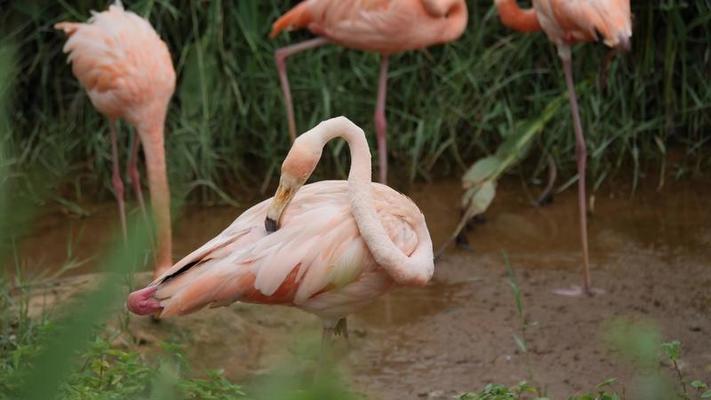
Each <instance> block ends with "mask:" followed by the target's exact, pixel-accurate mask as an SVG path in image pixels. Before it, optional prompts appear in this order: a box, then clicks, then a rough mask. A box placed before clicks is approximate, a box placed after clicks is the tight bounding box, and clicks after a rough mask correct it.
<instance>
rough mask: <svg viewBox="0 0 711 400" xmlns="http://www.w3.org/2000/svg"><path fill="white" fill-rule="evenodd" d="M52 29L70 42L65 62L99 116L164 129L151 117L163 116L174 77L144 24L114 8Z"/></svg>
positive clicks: (165, 50) (164, 48)
mask: <svg viewBox="0 0 711 400" xmlns="http://www.w3.org/2000/svg"><path fill="white" fill-rule="evenodd" d="M56 28H57V29H60V30H63V31H64V32H65V33H66V34H67V35H68V36H69V38H68V39H67V42H66V44H65V45H64V52H65V53H68V57H67V61H68V62H70V63H72V72H73V73H74V75H75V76H76V77H77V79H78V80H79V82H81V84H82V86H83V87H84V88H85V89H86V91H87V93H88V95H89V98H90V99H91V102H92V104H93V105H94V107H96V109H97V110H98V111H99V112H100V113H101V114H103V115H105V116H106V117H107V118H110V119H117V118H124V119H125V120H126V121H127V122H128V123H130V124H131V125H133V126H136V127H138V126H141V125H145V124H148V123H150V122H153V121H155V120H158V121H156V122H159V123H161V124H162V123H163V121H162V120H160V119H159V118H156V116H155V115H154V114H155V113H158V115H157V117H161V116H164V115H165V112H166V109H167V106H168V102H169V101H170V98H171V96H172V95H173V92H174V91H175V71H174V69H173V62H172V61H171V58H170V52H169V51H168V47H167V46H166V44H165V43H164V42H163V41H162V40H161V39H160V37H159V36H158V34H157V33H156V31H155V30H153V27H152V26H151V25H150V24H149V23H148V21H146V20H145V19H143V18H141V17H139V16H138V15H136V14H134V13H133V12H130V11H126V10H124V9H123V7H122V6H121V5H120V3H117V4H114V5H111V6H109V9H108V10H107V11H104V12H100V13H95V14H94V16H93V17H92V18H91V19H90V20H89V21H88V22H87V23H74V22H62V23H59V24H57V25H56Z"/></svg>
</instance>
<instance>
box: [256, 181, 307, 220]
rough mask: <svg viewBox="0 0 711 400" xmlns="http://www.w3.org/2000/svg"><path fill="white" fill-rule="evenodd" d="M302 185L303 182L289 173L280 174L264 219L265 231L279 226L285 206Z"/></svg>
mask: <svg viewBox="0 0 711 400" xmlns="http://www.w3.org/2000/svg"><path fill="white" fill-rule="evenodd" d="M302 185H303V182H299V181H298V180H297V179H295V178H293V177H291V176H289V175H286V174H284V175H282V176H281V179H280V180H279V187H278V188H277V191H276V194H275V195H274V197H273V198H272V203H271V204H270V205H269V210H267V217H266V218H265V219H264V229H266V231H267V233H273V232H276V231H277V230H278V229H279V228H280V227H281V218H282V216H283V214H284V210H286V207H287V206H288V205H289V203H290V202H291V200H292V199H293V198H294V195H296V192H297V190H299V188H300V187H301V186H302Z"/></svg>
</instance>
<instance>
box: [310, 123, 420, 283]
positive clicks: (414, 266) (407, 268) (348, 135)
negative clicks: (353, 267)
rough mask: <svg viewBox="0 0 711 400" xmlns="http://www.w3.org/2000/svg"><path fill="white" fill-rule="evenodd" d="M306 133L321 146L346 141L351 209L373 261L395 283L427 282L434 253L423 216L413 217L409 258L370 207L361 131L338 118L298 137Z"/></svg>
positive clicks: (369, 173) (367, 157) (369, 179)
mask: <svg viewBox="0 0 711 400" xmlns="http://www.w3.org/2000/svg"><path fill="white" fill-rule="evenodd" d="M309 133H310V134H311V135H313V136H315V137H316V138H317V139H318V142H319V143H318V144H317V145H319V146H320V147H321V148H322V147H323V146H325V144H326V143H327V142H328V141H330V140H331V139H333V138H335V137H342V138H344V139H345V140H346V141H347V142H348V147H349V149H350V154H351V168H350V172H349V174H348V187H349V192H350V196H351V209H352V210H351V211H352V213H353V217H354V219H355V221H356V224H357V225H358V230H359V231H360V234H361V237H362V238H363V240H364V241H365V243H366V245H367V246H368V249H369V250H370V252H371V254H372V255H373V258H374V259H375V261H376V262H377V263H378V264H379V265H380V266H381V267H382V268H383V269H385V270H386V271H387V272H388V274H389V275H390V276H391V277H392V278H393V280H394V281H395V282H396V283H398V284H402V285H413V286H424V285H425V284H427V282H428V281H429V280H430V278H431V277H432V274H433V272H434V256H433V251H432V240H431V239H430V235H429V232H428V231H427V225H426V224H425V218H424V215H422V213H419V212H418V214H417V216H416V217H415V224H414V226H413V229H414V230H415V233H416V235H417V240H418V244H417V247H416V248H415V251H414V252H413V253H412V254H411V255H410V256H409V257H408V256H406V255H405V254H403V252H402V251H401V250H400V249H399V248H398V247H397V246H396V245H395V243H393V241H392V240H391V239H390V237H389V236H388V234H387V232H386V231H385V228H384V227H383V225H382V223H381V222H380V218H379V217H378V214H377V212H376V210H375V207H374V206H373V194H372V187H371V183H372V165H371V155H370V148H369V147H368V142H367V140H366V138H365V133H364V132H363V130H362V129H360V128H359V127H358V126H356V125H355V124H354V123H353V122H351V121H350V120H348V119H347V118H345V117H338V118H333V119H330V120H327V121H324V122H321V123H320V124H319V125H317V126H316V127H315V128H313V129H312V130H311V131H309V132H307V133H305V134H303V135H301V136H300V137H299V138H302V137H303V138H306V137H308V136H311V135H309ZM307 135H308V136H307ZM297 140H298V139H297ZM418 211H419V210H418Z"/></svg>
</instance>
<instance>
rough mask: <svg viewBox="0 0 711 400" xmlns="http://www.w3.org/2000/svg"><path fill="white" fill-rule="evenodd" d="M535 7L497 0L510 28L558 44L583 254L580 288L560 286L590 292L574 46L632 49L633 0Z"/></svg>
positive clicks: (559, 1) (539, 1)
mask: <svg viewBox="0 0 711 400" xmlns="http://www.w3.org/2000/svg"><path fill="white" fill-rule="evenodd" d="M532 3H533V8H531V9H521V8H520V7H519V6H518V4H517V3H516V0H495V4H496V8H497V9H498V12H499V16H500V18H501V21H502V23H503V24H504V25H506V26H507V27H509V28H511V29H514V30H518V31H521V32H536V31H540V30H543V32H545V33H546V35H547V36H548V39H550V40H551V41H552V42H553V43H554V44H555V45H556V47H557V48H558V56H559V57H560V59H561V61H562V62H563V72H564V74H565V83H566V85H567V87H568V98H569V101H570V110H571V113H572V115H573V127H574V130H575V142H576V146H575V153H576V158H577V167H578V208H579V213H580V238H581V243H582V253H583V268H582V280H583V285H582V289H581V288H573V289H572V290H559V291H557V293H559V294H563V295H580V294H586V295H592V294H593V293H594V291H593V289H592V285H591V278H590V261H589V254H588V222H587V207H586V194H585V191H586V176H585V173H586V163H587V149H586V146H585V136H584V135H583V127H582V124H581V122H580V112H579V111H578V100H577V96H576V94H575V84H574V81H573V68H572V64H571V49H570V47H571V45H572V44H575V43H578V42H593V41H597V40H602V41H603V42H604V43H605V45H607V46H609V47H612V48H614V49H616V50H625V51H627V50H629V48H630V39H631V37H632V18H631V13H630V1H629V0H532Z"/></svg>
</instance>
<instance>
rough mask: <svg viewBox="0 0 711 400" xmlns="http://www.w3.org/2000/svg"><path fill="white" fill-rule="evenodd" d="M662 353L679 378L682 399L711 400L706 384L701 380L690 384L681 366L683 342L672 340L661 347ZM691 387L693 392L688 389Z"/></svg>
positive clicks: (710, 391)
mask: <svg viewBox="0 0 711 400" xmlns="http://www.w3.org/2000/svg"><path fill="white" fill-rule="evenodd" d="M661 348H662V353H663V354H664V356H665V357H666V360H665V361H667V362H668V363H669V365H670V368H671V369H672V371H674V374H675V376H676V378H677V383H678V385H679V388H680V391H679V393H677V395H678V396H679V398H680V399H684V400H692V399H694V400H695V399H711V390H709V386H708V384H707V383H706V382H704V381H701V380H694V381H691V382H688V381H687V379H686V376H685V375H684V372H683V371H682V369H681V367H680V366H679V361H680V359H681V342H679V341H678V340H672V341H671V342H665V343H662V345H661ZM689 387H691V388H692V389H693V392H691V391H690V390H689V389H688V388H689Z"/></svg>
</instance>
